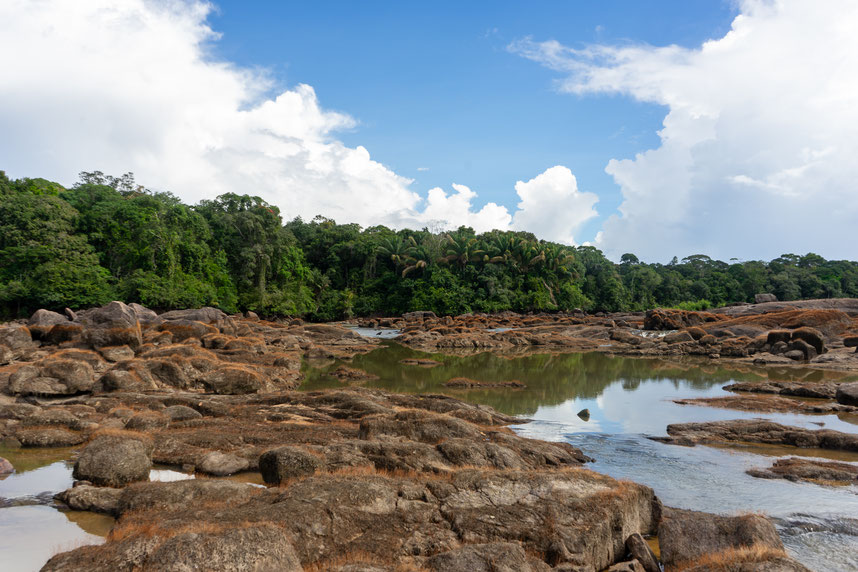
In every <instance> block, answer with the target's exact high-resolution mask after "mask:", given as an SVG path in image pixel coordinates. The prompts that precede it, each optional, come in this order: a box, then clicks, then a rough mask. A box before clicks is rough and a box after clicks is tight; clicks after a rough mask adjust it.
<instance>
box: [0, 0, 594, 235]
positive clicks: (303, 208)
mask: <svg viewBox="0 0 858 572" xmlns="http://www.w3.org/2000/svg"><path fill="white" fill-rule="evenodd" d="M211 9H212V8H211V6H210V5H209V4H206V3H201V2H180V1H166V0H165V1H145V0H88V1H87V2H66V1H63V0H38V1H35V2H33V1H26V0H5V1H3V2H2V3H0V69H2V70H3V78H2V80H0V132H2V133H3V136H2V137H0V163H1V164H0V169H6V170H7V171H8V172H9V174H10V175H11V176H16V177H17V176H42V177H46V178H50V179H53V180H57V181H59V182H61V183H64V184H71V183H73V182H74V181H75V180H76V179H77V173H78V171H80V170H95V169H98V170H101V171H104V172H107V173H112V174H116V175H118V174H121V173H124V172H127V171H133V172H134V173H135V175H136V177H137V180H138V181H140V182H141V183H143V184H145V185H147V186H148V187H150V188H154V189H160V190H170V191H173V192H175V193H176V194H178V195H179V196H180V197H181V198H182V199H184V200H186V201H190V202H196V201H198V200H200V199H204V198H213V197H215V196H216V195H218V194H221V193H225V192H236V193H247V194H252V195H258V196H261V197H262V198H264V199H265V200H267V201H269V202H270V203H272V204H275V205H278V206H279V207H280V208H281V211H282V212H283V214H284V216H285V217H293V216H298V215H300V216H302V217H304V218H305V219H309V218H312V217H314V216H315V215H317V214H322V215H324V216H326V217H329V218H333V219H335V220H337V221H339V222H357V223H359V224H362V225H364V226H369V225H376V224H386V225H389V226H393V227H403V226H412V227H418V228H419V227H422V226H424V225H425V224H427V223H429V222H430V221H442V223H441V224H442V226H446V227H456V226H459V225H471V226H474V227H475V228H476V229H477V230H480V231H484V230H490V229H492V228H502V229H508V228H523V229H526V230H530V231H536V232H538V233H539V234H540V236H542V237H544V238H556V239H562V240H565V241H567V242H572V241H573V235H574V232H575V231H576V230H577V228H578V226H577V225H579V224H580V222H582V221H583V220H586V219H587V218H589V217H591V216H593V215H594V214H595V213H594V211H592V209H591V207H592V204H593V203H594V202H595V196H594V195H590V194H588V193H579V192H578V189H577V184H576V183H575V179H574V177H573V176H571V172H568V169H565V168H563V167H555V168H553V169H549V170H548V171H546V172H545V173H543V174H542V175H539V176H537V177H536V178H534V179H533V180H531V181H530V182H527V183H521V182H519V183H518V185H517V186H516V189H519V185H521V189H523V190H519V195H520V196H521V199H522V202H521V204H520V205H519V209H520V210H519V211H518V212H515V213H510V212H509V210H508V209H507V208H506V207H504V206H499V205H497V204H494V203H489V204H487V205H484V206H482V207H481V208H479V209H477V208H476V207H475V206H474V202H475V199H476V198H477V194H476V193H475V192H473V191H472V190H471V189H469V188H468V187H466V186H464V185H457V184H454V185H453V191H452V192H450V193H449V194H448V193H447V192H445V191H443V190H442V189H439V188H436V189H432V190H431V191H429V192H428V195H427V196H426V197H422V196H420V195H419V194H418V193H416V192H414V191H413V190H411V188H410V186H411V184H412V181H411V180H410V179H408V178H406V177H403V176H400V175H398V174H397V173H395V172H393V171H392V170H391V169H389V168H388V167H386V166H384V165H383V164H381V163H379V162H378V161H375V160H373V159H372V158H371V157H370V153H369V151H367V149H365V148H364V147H361V146H358V147H355V148H351V147H348V146H346V145H344V144H343V143H342V142H341V141H339V140H338V139H337V138H336V133H337V132H338V131H340V130H343V129H352V128H355V127H357V122H356V121H355V120H354V119H353V118H352V117H350V116H349V115H347V114H344V113H338V112H334V111H330V110H326V109H323V108H322V106H321V105H320V103H319V100H318V98H317V96H316V93H315V91H314V90H313V88H312V87H311V86H308V85H298V86H297V87H294V88H293V89H289V90H287V91H283V92H282V93H280V94H279V95H276V97H269V94H270V92H271V90H272V86H273V82H272V81H270V78H268V77H266V75H265V74H264V73H260V72H258V71H254V70H249V69H244V68H241V67H238V66H235V65H232V64H230V63H229V62H223V61H216V60H213V59H212V58H210V57H209V56H208V48H209V46H210V45H211V43H212V42H216V41H217V34H216V33H215V32H214V31H213V30H212V29H211V28H210V27H209V26H208V24H207V17H208V14H209V12H210V10H211ZM557 169H561V171H562V172H560V171H557ZM558 173H559V174H558ZM543 199H544V200H545V201H548V202H547V203H546V202H543ZM581 205H585V212H581V213H577V212H576V213H570V215H569V216H568V217H567V218H566V219H565V220H561V219H560V218H559V217H558V214H557V210H558V209H576V208H579V207H580V206H581ZM540 212H543V213H544V217H543V216H541V215H540V214H539V213H540ZM543 220H545V221H550V222H549V223H548V224H547V225H546V228H547V229H549V234H546V233H544V232H541V228H542V226H543V225H542V221H543Z"/></svg>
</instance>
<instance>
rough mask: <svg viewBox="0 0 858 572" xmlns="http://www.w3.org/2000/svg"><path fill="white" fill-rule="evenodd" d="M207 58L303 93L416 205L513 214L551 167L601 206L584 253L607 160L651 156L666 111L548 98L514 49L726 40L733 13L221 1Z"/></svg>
mask: <svg viewBox="0 0 858 572" xmlns="http://www.w3.org/2000/svg"><path fill="white" fill-rule="evenodd" d="M215 5H216V6H217V7H218V8H217V11H216V12H215V13H213V14H212V16H211V17H210V21H211V24H212V27H213V28H214V29H215V30H216V31H218V32H220V33H221V34H222V36H221V37H220V38H219V39H218V40H217V42H215V43H213V45H212V48H213V51H214V53H215V54H216V57H218V58H219V59H224V60H227V61H232V62H236V63H238V64H241V65H244V66H250V67H252V66H263V67H265V68H266V69H268V70H269V71H270V72H271V74H272V76H273V77H274V78H275V80H276V81H277V82H278V86H277V87H278V89H284V88H288V87H290V86H293V85H294V84H297V83H306V84H309V85H312V86H313V87H314V88H315V89H316V93H317V94H318V96H319V100H320V102H321V103H322V105H323V106H325V107H326V108H332V109H335V110H338V111H343V112H345V113H348V114H349V115H351V116H353V117H354V118H355V119H356V120H357V121H359V125H358V126H357V127H355V128H353V129H350V130H348V131H345V132H343V133H341V134H339V138H340V139H341V140H342V141H344V142H345V143H346V144H348V145H350V146H355V145H363V146H365V147H367V148H368V149H369V151H370V152H371V153H372V156H373V158H374V159H376V160H378V161H380V162H382V163H384V164H385V165H388V166H389V167H391V168H392V169H393V170H394V171H396V172H397V173H399V174H400V175H403V176H406V177H409V178H412V179H414V180H415V183H414V185H413V187H414V188H415V189H416V190H418V191H421V192H425V191H427V190H428V189H430V188H432V187H442V188H446V187H449V185H450V184H451V183H460V184H464V185H468V186H469V187H471V188H472V189H474V190H475V191H476V192H478V193H479V196H478V197H477V199H476V200H475V201H474V204H475V205H476V206H478V207H481V206H482V205H483V204H485V203H486V202H489V201H494V202H497V203H499V204H504V205H507V206H509V207H514V206H515V204H516V202H517V200H518V199H517V197H516V194H515V191H514V189H513V184H514V183H515V181H518V180H527V179H530V178H532V177H534V176H536V175H538V174H539V173H541V172H543V171H544V170H545V169H547V168H549V167H551V166H553V165H565V166H567V167H569V168H570V169H571V170H572V171H573V173H575V175H576V177H577V178H578V186H579V187H580V188H581V189H582V190H585V191H590V192H594V193H596V194H598V195H599V203H598V207H597V208H598V211H599V213H600V216H598V217H596V218H593V219H591V220H589V221H588V222H587V223H586V224H585V226H584V227H583V228H582V230H581V231H580V237H579V236H576V239H579V241H585V240H592V239H593V238H594V236H595V234H596V232H597V231H598V230H599V228H600V227H601V224H602V221H603V219H604V218H605V217H606V216H607V215H609V214H612V213H613V212H615V210H616V208H617V206H618V205H619V203H620V201H621V196H620V190H619V188H618V186H617V185H616V183H615V182H614V181H613V179H612V178H611V177H610V176H609V175H607V174H606V173H605V165H606V164H607V162H608V161H609V160H610V159H611V158H615V157H619V158H622V157H633V156H634V154H635V153H637V152H640V151H643V150H646V149H649V148H652V147H654V146H657V145H658V136H657V131H658V130H659V129H660V128H661V122H662V120H663V119H664V115H665V111H664V107H663V106H661V105H657V104H652V103H641V102H639V101H635V100H634V99H633V98H630V97H626V96H608V97H594V96H574V95H569V94H563V93H558V91H557V89H556V85H555V81H556V79H557V77H558V76H557V74H556V73H555V72H553V71H551V70H548V69H546V68H543V67H540V66H535V65H533V63H532V62H530V61H528V60H526V59H524V58H521V57H520V56H518V55H516V54H514V53H511V52H510V51H509V50H508V49H507V47H508V46H509V44H510V43H511V42H514V41H516V40H520V39H522V38H525V37H528V36H530V37H532V38H534V39H537V40H540V41H541V40H549V39H555V40H557V41H559V42H560V43H562V44H564V45H568V46H577V47H584V46H585V45H588V44H593V43H610V44H616V43H640V42H643V43H648V44H652V45H669V44H678V45H681V46H685V47H689V48H693V47H696V46H699V45H700V44H701V43H702V42H704V41H706V40H708V39H711V38H716V37H720V36H723V35H724V33H726V32H727V31H728V30H729V28H730V23H731V21H732V20H733V18H734V17H735V16H736V13H737V10H736V8H735V5H734V3H733V2H729V1H724V0H714V1H707V2H687V1H669V2H635V1H607V2H582V1H578V2H571V1H551V2H549V1H540V2H432V3H428V4H417V3H414V2H390V1H388V2H378V1H375V2H324V1H322V2H255V3H253V5H252V6H251V5H249V3H247V2H241V1H237V2H236V1H219V2H216V3H215ZM420 168H428V171H419V170H418V169H420Z"/></svg>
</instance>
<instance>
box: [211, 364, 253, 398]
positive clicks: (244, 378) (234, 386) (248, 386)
mask: <svg viewBox="0 0 858 572" xmlns="http://www.w3.org/2000/svg"><path fill="white" fill-rule="evenodd" d="M202 382H203V383H204V384H205V386H206V388H207V389H209V390H210V391H212V392H214V393H218V394H221V395H243V394H246V393H256V392H258V391H260V390H261V389H264V388H265V382H264V380H263V379H262V376H260V375H259V374H258V373H256V372H255V371H253V370H251V369H248V368H245V367H239V366H225V367H221V368H218V369H216V370H214V371H210V372H209V373H207V374H206V375H205V376H204V377H203V378H202Z"/></svg>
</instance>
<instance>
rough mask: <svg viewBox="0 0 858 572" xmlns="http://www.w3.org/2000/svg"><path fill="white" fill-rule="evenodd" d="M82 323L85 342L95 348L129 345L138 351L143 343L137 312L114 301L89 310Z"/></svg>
mask: <svg viewBox="0 0 858 572" xmlns="http://www.w3.org/2000/svg"><path fill="white" fill-rule="evenodd" d="M81 322H82V323H83V326H84V332H83V338H84V341H85V342H86V343H88V344H89V345H91V346H92V347H94V348H101V347H104V346H123V345H127V346H130V347H131V348H132V349H137V348H138V347H140V344H141V343H143V333H142V331H141V329H140V322H139V321H138V320H137V314H136V312H134V310H133V309H131V308H130V307H128V306H126V305H125V304H123V303H122V302H116V301H114V302H111V303H109V304H107V305H106V306H102V307H101V308H95V309H93V310H89V311H87V312H86V314H84V315H83V317H82V318H81Z"/></svg>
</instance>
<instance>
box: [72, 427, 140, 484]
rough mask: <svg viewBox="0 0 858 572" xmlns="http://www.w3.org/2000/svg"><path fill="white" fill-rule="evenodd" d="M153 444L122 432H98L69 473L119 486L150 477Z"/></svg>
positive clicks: (91, 480) (95, 482)
mask: <svg viewBox="0 0 858 572" xmlns="http://www.w3.org/2000/svg"><path fill="white" fill-rule="evenodd" d="M153 448H154V447H153V444H152V442H151V441H149V440H148V439H146V440H144V439H139V438H136V437H130V436H125V435H121V434H120V435H110V434H106V435H99V436H97V437H96V438H95V439H93V440H92V441H91V442H90V443H89V444H87V446H86V447H84V448H83V451H81V453H80V457H78V460H77V461H76V462H75V465H74V472H73V473H72V476H73V477H74V478H75V479H78V480H85V481H90V482H91V483H93V484H95V485H99V486H108V487H121V486H124V485H127V484H128V483H132V482H134V481H146V480H148V479H149V469H151V468H152V450H153Z"/></svg>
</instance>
